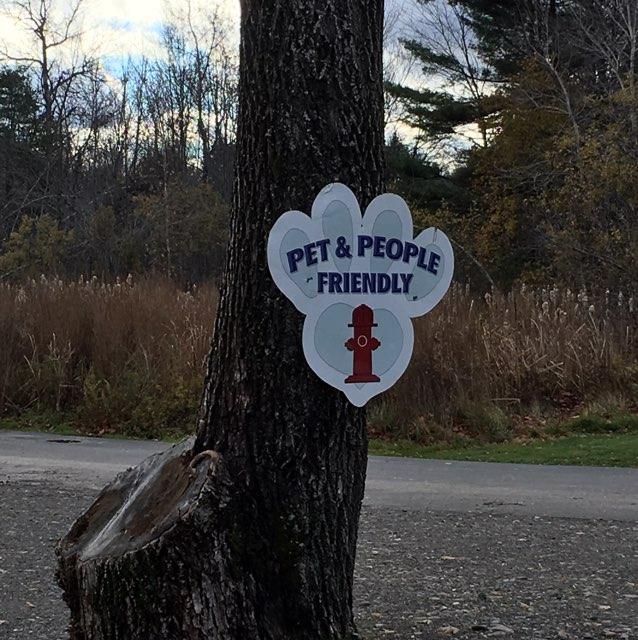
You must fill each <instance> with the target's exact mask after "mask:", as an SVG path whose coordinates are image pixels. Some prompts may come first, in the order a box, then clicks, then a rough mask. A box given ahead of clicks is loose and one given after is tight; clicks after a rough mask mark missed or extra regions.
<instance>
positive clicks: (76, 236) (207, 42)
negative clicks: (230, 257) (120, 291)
mask: <svg viewBox="0 0 638 640" xmlns="http://www.w3.org/2000/svg"><path fill="white" fill-rule="evenodd" d="M5 9H7V10H8V11H10V13H11V15H12V16H14V17H15V18H17V19H19V21H20V24H21V25H23V26H24V27H25V29H26V31H27V34H26V35H27V36H28V37H29V38H30V40H31V47H30V48H29V53H24V54H22V53H19V54H16V53H15V52H14V51H6V50H5V51H3V52H2V58H3V59H4V61H5V64H4V66H3V67H2V68H0V238H1V240H2V242H3V244H2V254H1V255H0V278H5V279H6V278H10V277H24V276H25V275H27V276H32V275H35V274H38V273H42V272H57V273H83V274H97V275H101V276H113V275H126V274H127V273H128V272H132V271H138V272H139V271H146V270H153V271H157V272H159V273H162V274H165V275H167V276H175V277H184V278H187V279H190V280H195V281H196V280H201V279H205V278H209V277H211V276H212V275H213V276H214V275H216V274H217V273H218V272H219V270H220V268H221V264H222V260H223V252H224V246H225V243H226V236H227V215H228V214H227V209H228V205H227V202H228V200H229V197H230V193H231V189H232V158H233V155H234V141H235V123H236V104H237V60H236V55H235V52H234V48H233V47H232V45H231V44H230V42H229V25H228V24H227V23H226V22H225V20H224V19H223V17H222V16H221V15H220V14H219V13H217V12H214V11H213V12H211V13H208V14H201V13H200V14H198V15H194V14H193V11H192V10H191V7H190V4H189V5H187V6H186V8H185V9H183V10H181V11H179V12H175V13H173V14H171V15H170V16H168V18H167V21H166V23H165V25H164V26H163V28H162V31H161V35H160V38H159V50H158V52H157V55H155V56H154V57H153V58H152V59H151V58H146V57H141V56H140V57H135V58H130V59H128V60H127V61H125V62H123V63H122V64H118V65H116V67H115V68H114V69H112V68H111V69H110V68H108V67H107V66H105V64H104V62H101V61H100V60H99V59H97V58H95V57H90V56H88V55H85V54H83V53H78V52H80V51H81V50H82V47H81V46H80V45H81V43H80V38H81V32H80V30H79V26H78V24H77V22H78V11H79V9H80V4H75V5H74V6H73V7H72V8H71V10H70V12H69V13H68V15H66V16H64V17H63V18H60V17H59V15H58V13H56V12H55V11H54V10H53V9H54V5H53V2H52V0H24V1H22V0H15V2H13V1H12V2H11V3H9V4H8V5H7V6H5ZM26 40H27V37H25V42H26ZM34 52H36V53H34Z"/></svg>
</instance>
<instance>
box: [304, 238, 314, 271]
mask: <svg viewBox="0 0 638 640" xmlns="http://www.w3.org/2000/svg"><path fill="white" fill-rule="evenodd" d="M303 249H304V252H305V254H306V264H307V265H308V266H310V265H313V264H317V248H316V247H315V243H314V242H311V243H310V244H307V245H306V246H305V247H304V248H303Z"/></svg>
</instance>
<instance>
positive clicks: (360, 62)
mask: <svg viewBox="0 0 638 640" xmlns="http://www.w3.org/2000/svg"><path fill="white" fill-rule="evenodd" d="M382 26H383V0H348V2H344V1H343V0H267V1H263V0H260V1H257V0H244V1H243V2H242V24H241V57H240V104H239V122H238V140H237V147H238V151H237V153H238V157H237V172H236V184H235V200H234V207H233V215H232V222H231V227H232V228H231V231H232V232H231V242H230V247H229V254H228V264H227V270H226V275H225V279H224V283H223V287H222V295H221V300H220V306H219V311H218V315H217V320H216V324H215V335H214V339H213V347H212V349H211V355H210V358H209V362H208V369H207V377H206V386H205V391H204V395H203V401H202V410H201V417H200V420H199V427H198V434H197V438H196V440H195V441H194V443H193V444H192V446H191V444H183V445H180V446H179V447H177V448H174V449H173V450H171V451H170V452H168V453H166V454H162V456H159V457H155V458H151V459H150V460H149V461H147V462H145V463H144V465H143V466H141V467H139V468H138V469H136V470H133V471H129V472H126V474H124V475H122V476H120V477H119V478H118V479H117V480H116V481H115V482H114V483H113V484H112V485H110V486H109V487H107V489H105V490H104V492H103V493H102V494H101V495H100V497H98V499H97V501H96V502H95V504H94V505H93V506H92V507H91V508H90V509H89V511H88V512H87V513H86V514H85V515H84V516H82V517H81V518H80V519H79V520H78V522H76V523H75V525H74V526H73V528H72V529H71V531H70V533H69V534H68V535H67V537H66V538H65V539H64V540H62V541H61V543H60V546H59V549H58V554H59V558H60V566H59V579H60V583H61V585H62V587H63V589H64V592H65V599H66V601H67V603H68V604H69V606H70V609H71V638H72V640H102V639H105V640H106V639H109V640H115V639H117V640H120V639H122V640H124V639H126V640H136V639H138V638H139V639H140V640H141V639H142V638H143V639H144V640H151V639H166V640H173V639H175V640H186V639H194V640H195V639H196V640H203V639H212V638H215V639H219V640H284V639H285V640H302V639H303V640H345V639H350V638H356V637H357V636H356V632H355V625H354V621H353V615H352V581H353V574H354V560H355V549H356V540H357V531H358V520H359V511H360V506H361V501H362V498H363V490H364V481H365V468H366V461H367V439H366V434H365V415H364V413H363V411H361V410H359V409H355V408H354V407H352V406H351V405H349V403H348V402H347V400H345V397H344V396H343V395H342V394H341V393H340V392H338V391H336V390H334V389H332V388H330V387H329V386H327V385H326V384H325V383H323V382H322V381H321V380H319V378H317V377H316V376H315V375H314V374H313V373H312V372H311V371H310V370H309V369H308V367H307V365H306V362H305V359H304V355H303V352H302V343H301V329H302V323H303V317H302V316H301V315H300V314H299V313H298V312H297V311H296V310H295V309H294V307H293V305H292V304H290V303H289V302H288V301H287V300H286V299H285V298H284V296H283V295H282V294H280V293H279V291H278V290H277V289H276V287H275V285H274V284H273V282H272V281H271V278H270V275H269V273H268V268H267V260H266V244H267V237H268V232H269V230H270V228H271V227H272V225H273V224H274V222H275V220H276V219H277V218H278V217H279V215H281V214H282V213H283V212H284V211H287V210H289V209H300V210H305V211H307V212H309V211H310V207H311V204H312V201H313V199H314V197H315V196H316V195H317V193H318V192H319V190H320V189H321V188H322V187H323V186H325V185H326V184H328V183H330V182H335V181H339V182H343V183H345V184H347V185H348V186H350V187H351V188H352V190H353V191H354V192H355V194H356V195H357V196H358V197H359V199H360V202H361V204H362V205H363V206H365V205H366V204H367V203H368V202H369V201H370V200H371V199H372V198H373V197H374V196H376V195H378V194H379V193H380V192H381V191H382V186H383V159H382V158H383V91H382V59H381V58H382V53H381V52H382ZM193 456H195V457H193ZM191 467H192V468H191Z"/></svg>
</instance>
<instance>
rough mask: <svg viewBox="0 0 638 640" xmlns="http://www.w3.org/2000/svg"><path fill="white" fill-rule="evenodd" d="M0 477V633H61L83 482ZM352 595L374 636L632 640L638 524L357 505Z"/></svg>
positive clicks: (47, 637) (84, 497) (370, 638)
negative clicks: (66, 557) (58, 560)
mask: <svg viewBox="0 0 638 640" xmlns="http://www.w3.org/2000/svg"><path fill="white" fill-rule="evenodd" d="M54 484H57V483H55V481H54V479H53V478H51V481H49V482H46V483H44V482H28V481H21V482H7V483H0V638H1V639H2V640H5V639H6V640H26V639H28V638H37V639H38V640H66V638H67V635H66V632H65V624H66V610H65V607H64V605H63V603H62V601H61V599H60V592H59V590H58V589H57V587H56V585H55V583H54V578H53V572H54V564H55V562H54V556H53V544H54V542H55V540H56V539H57V538H58V537H59V536H60V535H61V534H62V533H63V532H64V531H66V529H67V528H68V526H69V524H70V522H71V521H72V520H73V517H74V516H75V515H77V514H79V513H80V512H81V511H82V509H83V508H85V507H86V506H88V504H89V503H90V502H91V500H92V499H93V497H94V495H95V493H94V491H93V490H91V489H77V488H64V487H56V486H53V485H54ZM355 591H356V594H355V597H356V601H357V603H358V607H357V618H358V622H359V626H360V630H361V634H362V636H363V637H364V638H366V639H367V640H380V639H381V638H400V639H411V638H418V639H428V638H433V639H434V638H444V637H455V638H486V637H505V638H512V639H520V640H527V639H530V640H531V639H537V638H539V639H541V638H543V639H547V640H550V639H554V638H573V639H574V640H586V639H598V638H619V639H620V638H625V639H634V638H638V524H635V523H617V522H607V521H589V520H568V519H560V518H538V517H524V518H516V517H513V516H506V515H490V514H476V513H474V514H463V513H450V514H443V513H440V512H438V513H434V512H413V511H407V510H398V509H387V508H381V507H366V508H364V512H363V515H362V522H361V538H360V547H359V557H358V568H357V579H356V586H355Z"/></svg>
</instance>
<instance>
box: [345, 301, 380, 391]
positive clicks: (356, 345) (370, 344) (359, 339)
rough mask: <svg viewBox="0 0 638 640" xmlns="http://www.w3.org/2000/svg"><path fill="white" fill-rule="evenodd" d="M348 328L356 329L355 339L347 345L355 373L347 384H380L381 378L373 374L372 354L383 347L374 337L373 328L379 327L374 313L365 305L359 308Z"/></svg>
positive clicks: (347, 380) (347, 379)
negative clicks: (351, 353)
mask: <svg viewBox="0 0 638 640" xmlns="http://www.w3.org/2000/svg"><path fill="white" fill-rule="evenodd" d="M348 326H349V327H353V328H354V337H352V338H349V339H348V340H347V341H346V343H345V345H346V349H348V351H352V352H353V355H352V369H353V371H352V375H351V376H348V377H347V378H346V382H379V381H380V378H379V376H375V375H374V373H372V352H373V351H376V349H378V348H379V347H380V346H381V343H380V342H379V340H377V339H376V338H373V337H372V327H376V326H378V325H377V324H375V322H374V311H372V309H370V307H368V306H367V305H365V304H362V305H360V306H358V307H357V308H356V309H355V310H354V311H353V312H352V324H349V325H348Z"/></svg>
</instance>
